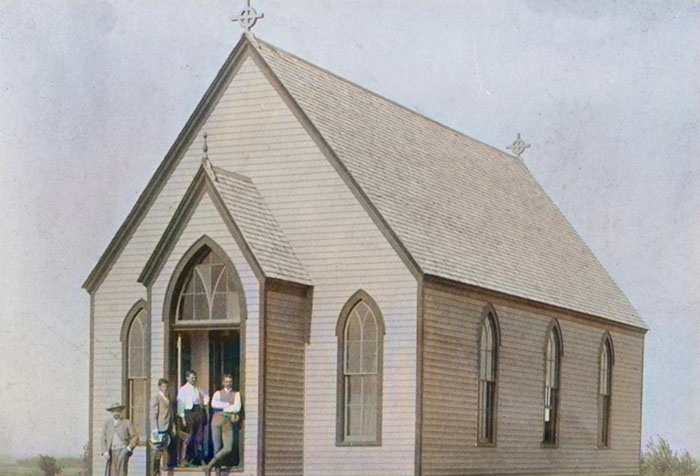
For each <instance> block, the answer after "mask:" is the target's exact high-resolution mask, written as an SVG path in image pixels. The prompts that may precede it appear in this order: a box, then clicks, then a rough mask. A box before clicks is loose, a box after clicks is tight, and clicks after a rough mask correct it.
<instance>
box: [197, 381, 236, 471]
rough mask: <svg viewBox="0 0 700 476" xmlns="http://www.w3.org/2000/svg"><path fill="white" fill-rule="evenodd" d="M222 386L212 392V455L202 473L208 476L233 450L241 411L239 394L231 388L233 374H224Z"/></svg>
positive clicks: (217, 468)
mask: <svg viewBox="0 0 700 476" xmlns="http://www.w3.org/2000/svg"><path fill="white" fill-rule="evenodd" d="M221 383H222V386H223V388H222V389H221V390H217V391H216V392H214V396H213V397H212V399H211V408H212V411H213V412H214V416H213V417H212V425H211V437H212V441H213V442H214V457H213V458H212V459H211V461H209V463H208V464H206V465H204V466H203V470H204V474H205V475H206V476H209V475H210V474H211V470H212V469H213V468H216V470H217V474H218V473H219V466H218V464H220V461H221V460H222V459H223V458H225V457H226V456H227V455H228V454H229V453H231V451H232V450H233V443H234V433H235V431H236V430H237V425H238V421H239V414H240V411H241V406H242V405H241V395H240V393H238V392H237V391H235V390H234V389H233V376H232V375H231V374H226V375H224V377H223V379H222V381H221Z"/></svg>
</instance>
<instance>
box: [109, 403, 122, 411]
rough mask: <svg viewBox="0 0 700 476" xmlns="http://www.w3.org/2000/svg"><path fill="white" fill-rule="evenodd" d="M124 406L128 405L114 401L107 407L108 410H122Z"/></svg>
mask: <svg viewBox="0 0 700 476" xmlns="http://www.w3.org/2000/svg"><path fill="white" fill-rule="evenodd" d="M122 408H126V405H124V404H123V403H119V402H113V403H112V404H111V405H110V406H108V407H107V411H108V412H111V411H112V410H121V409H122Z"/></svg>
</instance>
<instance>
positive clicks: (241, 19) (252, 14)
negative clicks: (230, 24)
mask: <svg viewBox="0 0 700 476" xmlns="http://www.w3.org/2000/svg"><path fill="white" fill-rule="evenodd" d="M264 16H265V15H264V14H262V13H258V12H257V11H255V8H253V7H251V6H250V0H247V6H246V7H245V8H244V9H243V11H241V13H240V15H238V16H235V17H233V18H232V19H231V21H237V22H238V23H239V24H240V25H241V27H242V28H243V29H244V30H245V31H246V32H249V31H250V29H251V28H253V27H254V26H255V22H257V21H258V20H259V19H261V18H263V17H264Z"/></svg>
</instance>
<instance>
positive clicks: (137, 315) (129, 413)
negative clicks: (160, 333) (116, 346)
mask: <svg viewBox="0 0 700 476" xmlns="http://www.w3.org/2000/svg"><path fill="white" fill-rule="evenodd" d="M137 322H139V323H140V325H141V330H142V337H143V344H142V346H141V353H142V354H141V358H142V361H143V366H144V370H143V374H142V375H141V376H138V377H133V376H132V375H131V372H130V368H129V363H130V362H131V358H130V357H131V356H130V352H131V351H132V349H131V345H130V344H131V343H130V337H131V331H132V329H133V326H134V324H135V323H137ZM150 323H151V315H150V307H149V306H148V303H147V302H146V301H145V300H143V299H140V300H139V301H138V302H136V303H135V304H134V305H133V306H132V307H131V310H130V311H129V312H128V313H127V315H126V317H125V318H124V321H123V323H122V329H121V334H120V341H121V343H122V402H123V403H124V404H125V405H126V415H125V416H126V418H128V419H129V420H131V422H132V424H133V425H134V426H135V427H136V428H137V429H138V432H139V434H148V433H147V432H148V431H150V429H149V425H150V423H149V420H148V403H149V398H150V395H149V393H150V392H149V389H150V381H151V324H150ZM136 382H141V385H142V387H143V397H142V398H143V409H142V411H141V415H140V416H137V415H134V412H135V410H134V408H133V398H134V385H135V383H136ZM145 444H146V442H145V440H143V441H141V442H140V443H139V446H145Z"/></svg>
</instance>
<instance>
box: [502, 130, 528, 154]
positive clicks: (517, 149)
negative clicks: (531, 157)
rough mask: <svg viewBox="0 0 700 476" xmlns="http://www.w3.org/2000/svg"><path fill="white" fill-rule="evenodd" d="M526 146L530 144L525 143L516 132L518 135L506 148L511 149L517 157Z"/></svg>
mask: <svg viewBox="0 0 700 476" xmlns="http://www.w3.org/2000/svg"><path fill="white" fill-rule="evenodd" d="M528 147H530V144H527V143H526V142H525V141H524V140H522V139H521V138H520V132H518V136H517V137H516V138H515V141H513V143H512V144H511V145H509V146H508V147H506V149H510V150H512V151H513V153H514V154H515V155H516V156H517V157H520V156H521V155H522V153H523V152H525V149H527V148H528Z"/></svg>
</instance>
